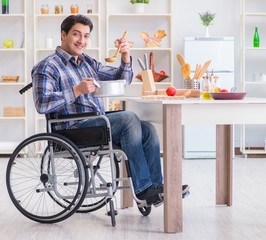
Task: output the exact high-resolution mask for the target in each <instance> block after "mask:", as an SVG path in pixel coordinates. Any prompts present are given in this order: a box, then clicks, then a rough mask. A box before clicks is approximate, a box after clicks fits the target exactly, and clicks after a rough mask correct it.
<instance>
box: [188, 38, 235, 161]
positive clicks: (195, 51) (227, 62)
mask: <svg viewBox="0 0 266 240" xmlns="http://www.w3.org/2000/svg"><path fill="white" fill-rule="evenodd" d="M184 58H185V61H186V63H189V64H190V67H191V75H193V74H194V72H195V67H196V64H201V66H202V65H203V64H204V62H206V61H208V60H211V64H210V65H209V67H208V70H207V71H208V73H209V74H211V73H212V72H213V74H214V75H217V76H218V77H219V83H220V87H221V88H226V89H228V90H230V89H231V88H232V87H233V86H234V85H235V79H234V78H235V76H234V38H233V37H208V38H204V37H185V38H184ZM217 111H219V110H218V109H217ZM199 114H200V112H199ZM214 114H215V113H214ZM206 117H208V116H206ZM215 156H216V126H215V125H185V126H184V127H183V157H184V158H186V159H194V158H197V159H198V158H215Z"/></svg>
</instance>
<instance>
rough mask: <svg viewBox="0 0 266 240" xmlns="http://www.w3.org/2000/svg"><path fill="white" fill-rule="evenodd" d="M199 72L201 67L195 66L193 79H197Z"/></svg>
mask: <svg viewBox="0 0 266 240" xmlns="http://www.w3.org/2000/svg"><path fill="white" fill-rule="evenodd" d="M200 70H201V65H199V64H196V69H195V73H194V76H193V79H198V74H199V72H200Z"/></svg>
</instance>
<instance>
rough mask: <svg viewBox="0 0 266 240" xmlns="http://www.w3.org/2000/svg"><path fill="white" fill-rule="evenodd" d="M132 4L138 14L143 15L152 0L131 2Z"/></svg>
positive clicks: (132, 0) (134, 0)
mask: <svg viewBox="0 0 266 240" xmlns="http://www.w3.org/2000/svg"><path fill="white" fill-rule="evenodd" d="M130 3H131V4H133V5H134V7H135V12H136V13H143V12H144V11H145V5H146V4H149V3H150V0H130Z"/></svg>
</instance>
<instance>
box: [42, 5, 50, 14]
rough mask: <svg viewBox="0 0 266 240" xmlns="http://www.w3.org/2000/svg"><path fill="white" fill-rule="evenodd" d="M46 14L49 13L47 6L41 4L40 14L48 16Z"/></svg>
mask: <svg viewBox="0 0 266 240" xmlns="http://www.w3.org/2000/svg"><path fill="white" fill-rule="evenodd" d="M48 13H49V6H48V4H42V6H41V14H48Z"/></svg>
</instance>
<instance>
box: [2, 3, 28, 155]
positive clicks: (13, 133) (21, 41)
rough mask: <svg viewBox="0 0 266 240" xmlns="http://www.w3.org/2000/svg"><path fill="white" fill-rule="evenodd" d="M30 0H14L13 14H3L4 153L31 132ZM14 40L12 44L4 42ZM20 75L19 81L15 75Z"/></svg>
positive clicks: (10, 5) (10, 7) (11, 7)
mask: <svg viewBox="0 0 266 240" xmlns="http://www.w3.org/2000/svg"><path fill="white" fill-rule="evenodd" d="M26 22H27V3H26V0H16V1H10V4H9V14H0V43H1V45H0V55H1V59H0V61H1V64H0V154H10V153H11V152H12V151H13V149H14V148H15V146H16V145H17V144H18V143H19V142H21V141H22V140H24V139H25V137H26V136H27V106H28V104H27V97H26V95H23V96H22V95H20V94H19V90H20V89H21V88H22V87H23V86H25V85H26V84H27V79H28V74H27V57H26V55H27V31H26V26H27V23H26ZM6 40H12V41H13V47H12V48H5V46H3V42H4V41H6ZM16 76H17V77H18V81H16V80H15V77H16Z"/></svg>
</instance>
